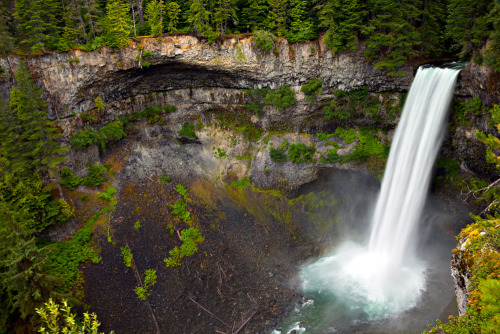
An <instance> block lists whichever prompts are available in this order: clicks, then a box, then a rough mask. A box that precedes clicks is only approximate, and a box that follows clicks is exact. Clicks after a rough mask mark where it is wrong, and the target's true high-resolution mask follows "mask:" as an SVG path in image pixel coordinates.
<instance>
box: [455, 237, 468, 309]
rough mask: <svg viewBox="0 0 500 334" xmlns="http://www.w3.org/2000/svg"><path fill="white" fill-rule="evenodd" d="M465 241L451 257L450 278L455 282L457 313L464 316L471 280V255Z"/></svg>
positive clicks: (461, 242)
mask: <svg viewBox="0 0 500 334" xmlns="http://www.w3.org/2000/svg"><path fill="white" fill-rule="evenodd" d="M466 241H467V240H460V241H459V243H458V246H457V248H456V249H454V250H453V255H452V257H451V276H452V277H453V281H454V282H455V295H456V296H457V304H458V313H459V315H461V316H462V315H464V314H465V309H466V308H467V304H468V303H469V302H468V299H469V297H470V293H469V290H468V289H469V285H470V278H471V265H472V262H471V255H470V253H469V251H468V250H467V249H466V248H465V246H464V244H465V242H466Z"/></svg>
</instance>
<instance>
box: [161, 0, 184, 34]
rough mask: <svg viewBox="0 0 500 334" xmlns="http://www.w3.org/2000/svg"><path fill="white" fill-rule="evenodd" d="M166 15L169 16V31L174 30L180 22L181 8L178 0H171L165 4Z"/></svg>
mask: <svg viewBox="0 0 500 334" xmlns="http://www.w3.org/2000/svg"><path fill="white" fill-rule="evenodd" d="M165 11H166V14H167V15H166V16H167V21H168V25H167V30H168V32H174V31H175V30H176V28H177V24H178V23H179V14H180V13H181V8H180V6H179V5H178V4H177V2H174V1H170V2H168V3H167V4H166V6H165Z"/></svg>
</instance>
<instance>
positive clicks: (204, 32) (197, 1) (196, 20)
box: [187, 0, 217, 43]
mask: <svg viewBox="0 0 500 334" xmlns="http://www.w3.org/2000/svg"><path fill="white" fill-rule="evenodd" d="M187 21H188V22H189V23H191V24H192V26H193V29H194V31H195V32H196V34H198V35H199V36H201V37H205V38H207V39H208V42H209V43H211V42H213V41H214V40H215V39H216V38H217V34H216V33H215V32H214V31H213V29H212V26H211V25H210V12H209V11H208V10H207V8H206V3H205V0H192V3H191V7H190V8H189V13H188V19H187Z"/></svg>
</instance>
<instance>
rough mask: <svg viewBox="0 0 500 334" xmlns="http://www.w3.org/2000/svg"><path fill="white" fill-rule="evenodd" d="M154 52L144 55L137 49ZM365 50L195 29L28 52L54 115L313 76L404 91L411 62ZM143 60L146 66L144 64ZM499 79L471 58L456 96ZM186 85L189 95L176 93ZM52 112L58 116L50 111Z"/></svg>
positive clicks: (493, 86)
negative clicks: (217, 38) (394, 66)
mask: <svg viewBox="0 0 500 334" xmlns="http://www.w3.org/2000/svg"><path fill="white" fill-rule="evenodd" d="M145 51H148V52H152V53H153V58H152V59H148V60H146V59H142V57H141V55H142V54H143V52H145ZM363 51H364V50H363V49H362V48H360V49H358V50H356V51H353V52H345V53H341V54H337V55H333V54H332V53H331V51H330V50H328V49H327V48H326V46H325V44H324V43H323V41H322V38H320V39H319V40H317V41H314V42H308V43H295V44H290V43H288V42H287V40H286V39H279V40H278V41H277V42H276V50H275V52H270V53H263V52H261V51H259V50H257V49H256V47H255V44H254V43H253V42H252V38H251V37H248V36H241V38H239V37H236V36H234V37H230V38H226V39H225V40H224V41H222V42H219V43H213V44H211V45H209V44H207V43H206V42H205V41H202V40H200V39H198V38H196V37H193V36H181V35H174V36H167V37H163V38H159V39H155V38H143V39H141V40H140V41H139V42H131V43H130V45H129V46H128V47H125V48H122V49H119V50H116V51H115V50H113V49H110V48H108V47H103V48H101V49H99V50H97V51H95V52H88V53H86V52H82V51H79V50H73V51H70V52H67V53H60V54H46V55H43V56H39V57H35V58H30V59H26V60H25V61H26V62H27V63H28V66H29V68H30V69H31V71H32V73H33V74H34V76H35V77H36V78H37V81H38V84H39V86H40V87H43V88H44V90H45V91H46V94H47V96H46V98H47V99H48V101H49V102H50V108H51V110H52V111H53V112H54V113H57V114H58V115H57V116H59V117H66V116H70V115H71V113H72V112H76V113H80V112H82V111H85V110H89V109H92V108H93V107H94V102H93V99H94V98H95V97H97V96H100V97H101V98H102V99H103V100H104V102H105V103H106V104H108V105H109V106H113V107H114V108H116V109H121V110H125V109H135V108H138V107H140V106H141V104H142V103H144V101H143V100H144V97H147V96H149V97H150V98H151V97H152V95H155V94H156V95H158V94H159V93H161V94H162V95H164V96H165V98H164V99H167V100H168V99H174V100H177V102H185V103H186V102H189V98H192V96H193V93H194V92H195V91H196V90H198V89H202V88H205V89H206V88H212V89H225V91H224V92H223V94H222V95H224V96H225V97H226V99H225V100H224V101H221V100H215V101H214V99H213V98H212V96H211V95H210V94H206V96H198V97H197V99H196V101H193V102H195V103H193V104H199V103H204V104H213V103H216V104H220V103H223V102H226V103H228V104H231V103H234V96H233V95H234V94H230V91H231V90H240V89H242V88H253V87H256V86H259V87H261V86H270V87H274V86H279V85H283V84H290V85H291V86H295V87H296V86H300V85H303V84H304V83H306V82H307V80H308V79H310V78H311V77H318V78H322V79H323V81H324V82H325V88H332V89H343V90H350V89H355V88H361V87H364V86H367V87H368V88H369V90H370V91H372V92H384V91H385V92H387V91H392V92H394V91H396V92H402V91H406V90H408V88H409V87H410V85H411V82H412V79H413V74H414V71H415V69H416V67H414V66H410V65H408V66H405V67H404V68H403V69H402V73H403V75H402V76H396V77H390V76H387V74H386V72H385V71H383V70H377V69H375V68H374V67H373V64H372V63H371V62H369V61H367V60H366V59H365V58H364V56H363ZM19 60H20V58H18V57H14V58H11V59H0V66H1V67H2V68H3V69H4V71H5V73H4V78H3V80H2V81H0V86H1V88H0V91H1V92H2V93H3V94H4V95H7V92H8V90H9V88H10V85H11V81H10V80H9V79H8V77H9V73H11V72H12V70H15V68H16V67H17V65H18V62H19ZM145 61H148V62H149V63H150V64H151V66H149V67H147V68H146V67H144V66H141V65H144V63H145ZM499 82H500V80H499V77H498V74H494V73H492V72H491V70H489V69H488V68H485V67H482V66H478V65H475V64H470V65H469V66H468V67H467V68H466V69H465V70H464V71H463V72H462V74H461V78H460V79H459V83H458V86H457V94H458V95H460V96H476V95H478V96H480V97H481V98H482V99H483V100H484V101H485V102H486V103H487V104H491V103H494V102H495V101H496V102H498V101H499V99H500V84H499ZM186 89H188V90H189V92H190V95H189V98H188V97H187V96H184V95H183V94H182V93H181V94H180V95H179V92H183V91H185V90H186ZM54 116H56V115H54Z"/></svg>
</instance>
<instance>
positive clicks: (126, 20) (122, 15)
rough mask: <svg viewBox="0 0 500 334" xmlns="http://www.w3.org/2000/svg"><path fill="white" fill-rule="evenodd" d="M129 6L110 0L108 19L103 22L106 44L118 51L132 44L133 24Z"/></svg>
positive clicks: (107, 7)
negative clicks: (130, 37)
mask: <svg viewBox="0 0 500 334" xmlns="http://www.w3.org/2000/svg"><path fill="white" fill-rule="evenodd" d="M131 21H132V20H131V18H130V16H129V14H128V5H127V4H126V3H124V2H122V1H121V0H110V1H108V2H107V4H106V18H105V20H104V21H103V25H104V27H103V28H104V29H103V31H104V33H105V40H106V44H107V45H108V46H110V47H112V48H115V49H118V48H121V47H124V46H126V45H128V44H129V43H130V39H129V35H130V33H131V32H132V22H131Z"/></svg>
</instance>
